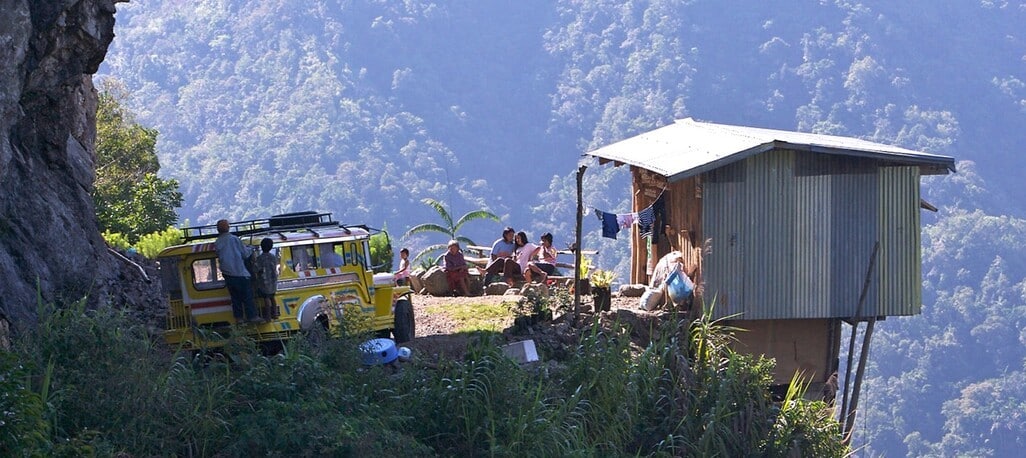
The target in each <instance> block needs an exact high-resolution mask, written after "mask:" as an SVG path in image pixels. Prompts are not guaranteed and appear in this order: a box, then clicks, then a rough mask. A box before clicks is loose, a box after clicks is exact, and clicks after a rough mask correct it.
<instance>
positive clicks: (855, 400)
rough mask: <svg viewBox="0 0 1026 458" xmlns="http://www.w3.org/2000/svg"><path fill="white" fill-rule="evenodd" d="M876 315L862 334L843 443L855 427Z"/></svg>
mask: <svg viewBox="0 0 1026 458" xmlns="http://www.w3.org/2000/svg"><path fill="white" fill-rule="evenodd" d="M875 324H876V317H873V318H870V319H869V323H868V324H867V325H866V334H865V335H864V336H862V350H861V351H860V352H859V369H858V373H857V374H855V388H854V389H853V390H852V393H851V408H849V409H848V416H847V417H846V418H845V419H844V435H843V436H842V437H844V445H848V444H850V443H851V431H852V430H853V429H855V412H856V411H858V409H859V392H861V391H862V375H863V374H865V372H866V360H868V359H869V344H870V342H871V341H872V340H873V327H874V325H875Z"/></svg>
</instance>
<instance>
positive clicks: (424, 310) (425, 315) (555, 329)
mask: <svg viewBox="0 0 1026 458" xmlns="http://www.w3.org/2000/svg"><path fill="white" fill-rule="evenodd" d="M521 297H522V296H518V295H511V296H475V297H436V296H431V295H426V294H417V295H414V296H413V310H414V317H415V320H416V336H417V337H416V338H415V339H414V340H413V341H412V342H408V343H406V344H403V345H402V346H406V347H409V348H410V349H411V350H412V351H413V355H414V359H415V360H419V362H422V363H425V364H429V365H430V364H434V363H437V362H438V361H440V360H443V359H456V360H458V359H462V358H463V356H464V354H465V353H466V349H467V345H468V344H469V343H470V341H471V339H473V338H474V336H473V335H471V334H468V333H460V332H457V329H458V326H459V323H458V322H457V321H456V320H454V319H452V318H450V317H449V316H447V315H446V314H445V313H444V312H443V313H438V312H437V311H436V310H438V308H444V307H445V306H447V305H459V304H501V303H503V302H516V301H518V300H520V299H521ZM638 301H639V299H638V298H637V297H619V296H617V295H614V296H613V297H612V300H611V305H610V311H608V312H602V313H601V314H598V315H596V314H595V313H592V312H591V311H590V309H591V306H592V299H591V296H582V297H581V303H582V309H586V310H587V311H584V312H582V313H581V320H579V324H578V326H577V329H580V328H581V327H583V326H590V323H592V322H593V321H594V320H595V319H599V318H601V319H602V320H603V321H606V322H612V321H614V319H619V320H620V321H626V322H645V323H646V324H645V325H644V326H637V327H638V328H643V329H650V328H651V327H650V326H649V324H651V323H650V322H652V321H658V320H659V319H661V318H663V317H665V316H666V315H667V314H666V313H665V312H661V311H659V312H646V311H644V310H641V309H639V308H638ZM435 306H438V307H435ZM429 309H430V310H434V311H436V312H435V313H430V312H429V311H428V310H429ZM606 318H608V319H606ZM569 322H570V320H569V319H568V317H564V316H561V315H559V314H557V315H556V316H555V317H554V318H553V320H552V321H550V322H544V323H540V324H538V325H535V326H532V327H530V328H529V329H527V330H524V329H514V328H513V326H512V325H513V319H512V318H509V319H507V320H506V321H504V322H503V323H502V325H501V326H502V329H504V331H503V332H502V333H501V336H496V337H499V338H500V339H502V340H504V341H506V342H515V341H520V340H526V339H534V340H535V341H536V344H537V345H539V346H540V347H544V349H541V348H540V351H542V352H543V353H548V354H553V353H560V352H561V351H564V350H563V349H562V348H560V347H571V346H574V345H575V344H576V339H577V337H576V335H577V329H574V328H573V327H571V326H570V323H569ZM635 337H637V339H636V343H637V344H638V345H644V344H645V342H646V341H647V339H648V337H649V336H647V335H643V334H639V335H637V336H635ZM632 340H635V339H632Z"/></svg>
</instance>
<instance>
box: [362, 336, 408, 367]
mask: <svg viewBox="0 0 1026 458" xmlns="http://www.w3.org/2000/svg"><path fill="white" fill-rule="evenodd" d="M360 353H361V356H360V358H361V360H362V361H363V364H365V365H367V366H376V365H379V364H388V363H391V362H392V361H395V360H396V358H398V357H399V352H398V351H397V350H396V348H395V341H393V340H392V339H371V340H368V341H366V342H364V343H362V344H360Z"/></svg>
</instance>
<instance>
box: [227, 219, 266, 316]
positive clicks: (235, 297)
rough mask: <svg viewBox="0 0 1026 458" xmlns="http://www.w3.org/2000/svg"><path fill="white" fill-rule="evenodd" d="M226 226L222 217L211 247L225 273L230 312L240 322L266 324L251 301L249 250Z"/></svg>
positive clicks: (251, 286)
mask: <svg viewBox="0 0 1026 458" xmlns="http://www.w3.org/2000/svg"><path fill="white" fill-rule="evenodd" d="M229 229H230V227H229V225H228V220H226V219H222V220H220V221H218V222H217V241H215V242H214V248H215V249H216V250H217V265H218V267H219V268H220V269H221V275H222V276H224V283H225V286H227V287H228V294H229V295H231V297H232V315H233V316H235V321H236V322H237V323H240V324H241V323H257V324H260V323H266V322H267V320H265V319H263V318H261V317H260V315H259V314H257V311H256V304H255V303H254V302H253V285H252V283H250V281H249V270H247V269H246V261H245V259H246V258H247V257H249V255H250V254H251V253H252V251H251V250H250V249H249V248H247V247H246V245H244V244H243V243H242V239H240V238H238V237H236V236H235V235H234V234H232V233H231V232H228V231H229Z"/></svg>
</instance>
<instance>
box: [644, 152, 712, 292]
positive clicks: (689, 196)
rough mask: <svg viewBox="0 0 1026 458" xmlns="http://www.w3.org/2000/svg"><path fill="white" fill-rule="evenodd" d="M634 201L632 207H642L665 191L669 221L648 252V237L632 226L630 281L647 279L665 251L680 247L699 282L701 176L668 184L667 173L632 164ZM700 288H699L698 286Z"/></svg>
mask: <svg viewBox="0 0 1026 458" xmlns="http://www.w3.org/2000/svg"><path fill="white" fill-rule="evenodd" d="M631 176H632V187H633V203H632V207H633V210H632V211H635V212H637V211H641V210H644V209H645V208H647V207H648V206H650V205H652V203H653V202H655V200H656V198H658V197H659V194H660V193H665V196H664V200H665V202H666V212H667V216H668V221H667V224H666V227H664V228H663V233H662V234H665V235H666V236H665V237H664V236H662V235H661V236H660V237H659V243H658V244H653V246H652V255H651V256H649V253H648V239H647V238H643V237H641V235H640V232H639V231H638V228H637V226H634V228H632V230H631V251H632V253H633V257H632V262H631V283H645V284H647V283H648V280H649V276H650V275H651V273H652V269H653V268H655V264H656V262H658V261H659V259H660V258H662V257H663V256H664V255H665V254H666V253H669V252H670V251H673V250H680V251H681V252H682V253H683V255H684V267H685V269H686V270H687V272H688V274H689V275H690V276H691V278H692V279H693V280H695V284H697V285H701V274H702V245H703V244H702V240H703V239H702V190H701V177H700V176H699V177H691V178H686V179H684V180H681V181H677V182H675V183H672V184H667V182H666V177H664V176H662V175H659V174H656V173H653V172H650V171H648V170H645V169H641V168H637V167H631ZM699 291H701V288H699Z"/></svg>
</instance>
